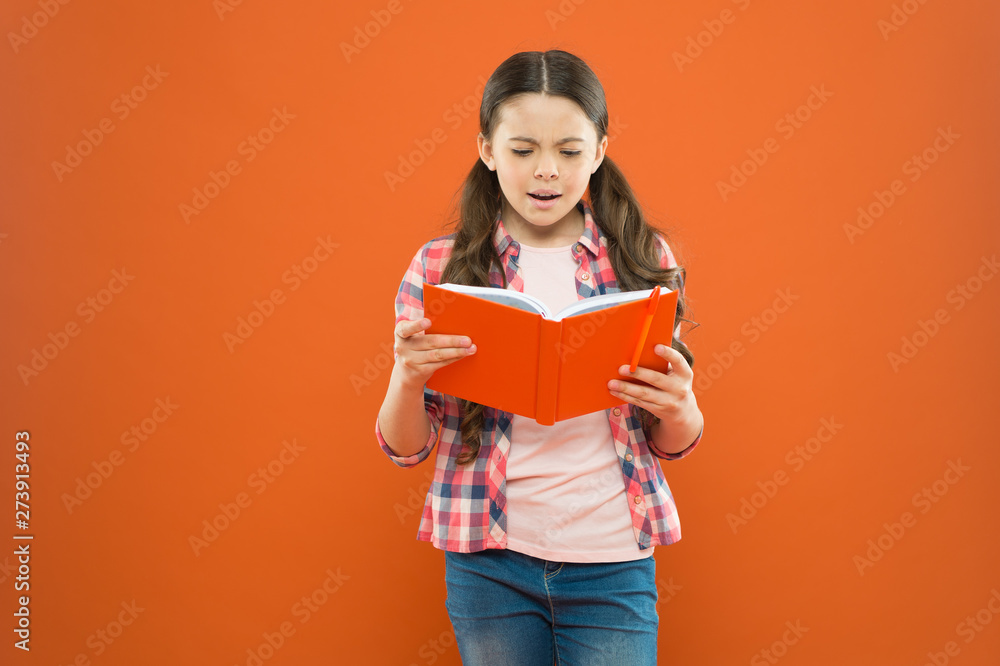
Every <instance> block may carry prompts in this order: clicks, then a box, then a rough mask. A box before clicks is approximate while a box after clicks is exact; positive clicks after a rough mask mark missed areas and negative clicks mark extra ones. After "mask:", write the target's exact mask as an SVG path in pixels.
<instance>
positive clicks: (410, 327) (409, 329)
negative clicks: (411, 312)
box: [396, 317, 431, 338]
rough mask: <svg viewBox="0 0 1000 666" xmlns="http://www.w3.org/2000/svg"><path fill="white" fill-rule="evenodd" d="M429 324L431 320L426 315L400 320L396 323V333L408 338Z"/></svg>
mask: <svg viewBox="0 0 1000 666" xmlns="http://www.w3.org/2000/svg"><path fill="white" fill-rule="evenodd" d="M430 325H431V320H430V319H428V318H427V317H423V318H421V319H413V320H407V321H401V322H399V323H398V324H397V325H396V335H397V336H399V337H401V338H408V337H410V336H411V335H415V334H416V333H419V332H420V331H422V330H424V329H425V328H427V327H428V326H430Z"/></svg>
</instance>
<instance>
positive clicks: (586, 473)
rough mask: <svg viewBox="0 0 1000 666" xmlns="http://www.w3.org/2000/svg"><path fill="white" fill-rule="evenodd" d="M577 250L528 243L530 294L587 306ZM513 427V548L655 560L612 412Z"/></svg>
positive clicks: (566, 556)
mask: <svg viewBox="0 0 1000 666" xmlns="http://www.w3.org/2000/svg"><path fill="white" fill-rule="evenodd" d="M572 247H573V245H567V246H565V247H551V248H548V247H546V248H536V247H529V246H527V245H524V244H523V243H522V244H521V251H520V253H519V256H518V264H519V265H520V268H521V273H522V276H523V278H524V292H525V293H527V294H530V295H532V296H534V297H536V298H539V299H541V301H542V302H543V303H545V305H546V306H548V308H549V309H550V310H551V311H552V312H558V311H559V310H561V309H562V308H564V307H566V306H567V305H570V304H571V303H575V302H576V301H577V300H578V299H579V296H578V295H577V291H576V278H575V275H576V269H577V268H578V266H577V263H576V260H575V259H574V258H573V255H572V253H571V252H570V249H571V248H572ZM512 427H513V430H512V437H511V446H510V456H509V458H508V460H507V508H506V511H507V548H509V549H511V550H515V551H518V552H521V553H525V554H527V555H532V556H534V557H539V558H542V559H545V560H551V561H555V562H621V561H626V560H637V559H642V558H644V557H649V556H650V555H652V554H653V549H652V548H647V549H646V550H644V551H640V550H639V545H638V543H636V537H635V534H634V532H633V528H632V514H631V512H630V510H629V506H628V498H627V497H626V495H625V485H624V482H623V480H622V469H621V463H620V462H619V460H618V453H617V452H616V451H615V443H614V438H613V437H612V435H611V426H610V425H609V423H608V415H607V413H606V412H604V411H600V412H594V413H592V414H584V415H583V416H578V417H576V418H572V419H567V420H565V421H559V422H557V423H555V424H554V425H550V426H544V425H539V424H538V422H536V421H535V420H534V419H531V418H526V417H523V416H518V415H516V414H515V415H513V426H512Z"/></svg>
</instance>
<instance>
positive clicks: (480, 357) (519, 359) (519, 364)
mask: <svg viewBox="0 0 1000 666" xmlns="http://www.w3.org/2000/svg"><path fill="white" fill-rule="evenodd" d="M652 292H653V290H652V289H646V290H642V291H628V292H619V293H614V294H604V295H600V296H593V297H591V298H585V299H581V300H578V301H577V302H575V303H573V304H571V305H569V306H567V307H565V308H563V309H562V310H560V311H559V312H556V313H553V312H551V311H550V310H549V309H548V308H547V307H546V306H545V304H544V303H542V302H541V301H540V300H538V299H537V298H534V297H532V296H530V295H528V294H524V293H521V292H518V291H515V290H513V289H499V288H495V287H470V286H467V285H458V284H451V283H446V284H442V285H435V284H430V283H426V282H425V283H424V285H423V299H424V312H423V315H424V316H425V317H427V318H428V319H430V320H431V326H430V327H429V328H428V329H426V331H425V333H445V334H453V335H466V336H468V337H470V338H471V339H472V342H473V343H475V345H476V353H475V354H473V355H472V356H467V357H465V358H462V359H459V360H457V361H454V362H452V363H450V364H448V365H446V366H444V367H442V368H438V370H436V371H435V372H434V374H433V375H432V376H431V378H430V379H429V380H428V381H427V384H426V386H427V388H429V389H431V390H434V391H439V392H441V393H447V394H449V395H453V396H455V397H457V398H463V399H466V400H472V401H474V402H478V403H480V404H483V405H487V406H490V407H494V408H497V409H500V410H503V411H507V412H511V413H513V414H518V415H520V416H526V417H529V418H534V419H535V420H536V421H537V422H538V423H540V424H542V425H552V424H554V423H556V422H557V421H563V420H565V419H569V418H573V417H575V416H580V415H582V414H589V413H591V412H596V411H600V410H603V409H607V408H609V407H614V406H617V405H621V404H623V403H624V401H623V400H621V399H620V398H618V397H616V396H614V395H612V393H611V392H610V391H609V390H608V381H609V380H611V379H621V380H624V381H629V382H634V383H637V384H643V385H645V382H641V381H639V380H637V379H633V378H630V377H628V376H627V375H622V374H620V373H619V372H618V368H619V367H621V366H622V365H628V364H629V363H630V362H631V360H632V355H633V353H634V351H635V349H636V345H637V343H638V342H639V339H640V337H641V333H642V329H643V324H644V322H645V319H646V314H647V312H648V309H649V300H650V296H651V294H652ZM657 298H658V299H659V300H658V303H657V305H656V311H655V314H654V315H653V319H652V322H651V323H650V326H649V332H648V334H647V337H646V340H645V343H644V344H643V347H642V351H641V352H640V355H639V363H638V365H639V367H644V368H651V369H653V370H656V371H658V372H664V373H665V372H666V371H667V367H668V362H667V360H666V359H664V358H663V357H662V356H658V355H656V353H655V352H654V351H653V347H654V346H655V345H657V344H664V345H667V346H669V345H670V342H671V340H672V339H673V333H674V314H675V312H676V310H677V291H676V290H674V291H662V290H661V291H660V292H659V295H658V296H657Z"/></svg>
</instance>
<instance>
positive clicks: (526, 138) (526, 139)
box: [507, 136, 583, 146]
mask: <svg viewBox="0 0 1000 666" xmlns="http://www.w3.org/2000/svg"><path fill="white" fill-rule="evenodd" d="M507 140H508V141H523V142H524V143H531V144H534V145H536V146H539V145H541V144H540V143H538V140H537V139H535V138H534V137H531V136H512V137H510V138H509V139H507ZM571 141H583V139H581V138H580V137H577V136H568V137H566V138H565V139H560V140H558V141H556V144H555V145H557V146H561V145H562V144H564V143H569V142H571Z"/></svg>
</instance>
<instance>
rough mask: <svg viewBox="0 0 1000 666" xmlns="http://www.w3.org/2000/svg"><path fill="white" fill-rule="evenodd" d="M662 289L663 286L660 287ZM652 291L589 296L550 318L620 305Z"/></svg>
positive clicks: (638, 298) (564, 316)
mask: <svg viewBox="0 0 1000 666" xmlns="http://www.w3.org/2000/svg"><path fill="white" fill-rule="evenodd" d="M660 291H661V292H662V291H663V288H662V287H661V288H660ZM652 293H653V290H652V289H645V290H642V291H620V292H618V293H615V294H601V295H600V296H591V297H590V298H584V299H583V300H580V301H577V302H576V303H573V304H571V305H567V306H566V307H564V308H563V309H562V310H560V311H559V312H557V313H556V314H555V316H554V317H552V319H556V320H559V319H565V318H567V317H572V316H573V315H578V314H583V313H585V312H594V311H596V310H603V309H604V308H610V307H614V306H615V305H621V304H622V303H630V302H632V301H638V300H641V299H643V298H649V295H650V294H652Z"/></svg>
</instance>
